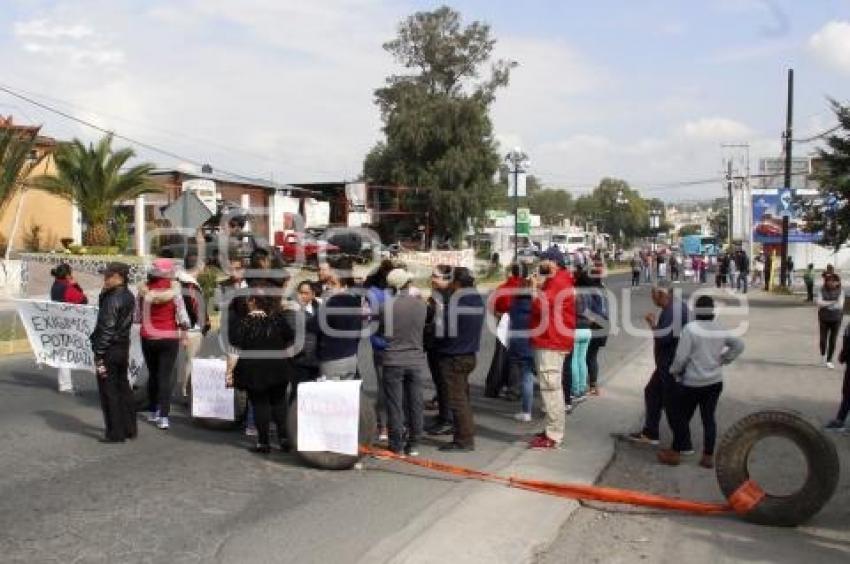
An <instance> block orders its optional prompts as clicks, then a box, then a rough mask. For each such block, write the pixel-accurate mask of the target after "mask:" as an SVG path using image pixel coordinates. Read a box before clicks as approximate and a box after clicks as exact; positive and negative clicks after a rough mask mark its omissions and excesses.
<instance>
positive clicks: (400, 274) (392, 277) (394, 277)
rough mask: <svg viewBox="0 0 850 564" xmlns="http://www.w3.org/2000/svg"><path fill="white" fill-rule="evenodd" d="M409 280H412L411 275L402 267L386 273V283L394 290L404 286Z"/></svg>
mask: <svg viewBox="0 0 850 564" xmlns="http://www.w3.org/2000/svg"><path fill="white" fill-rule="evenodd" d="M411 280H413V275H412V274H411V273H409V272H408V271H406V270H405V269H403V268H394V269H392V270H390V273H389V274H387V284H388V285H389V286H391V287H393V288H395V289H396V290H400V289H401V288H404V286H405V285H406V284H407V283H408V282H410V281H411Z"/></svg>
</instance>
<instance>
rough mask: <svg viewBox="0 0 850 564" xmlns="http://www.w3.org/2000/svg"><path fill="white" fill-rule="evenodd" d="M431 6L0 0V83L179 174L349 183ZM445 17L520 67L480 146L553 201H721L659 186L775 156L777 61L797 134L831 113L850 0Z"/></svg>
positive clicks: (81, 131) (573, 6) (477, 12)
mask: <svg viewBox="0 0 850 564" xmlns="http://www.w3.org/2000/svg"><path fill="white" fill-rule="evenodd" d="M439 4H440V3H435V2H416V1H378V0H315V1H313V2H292V1H287V2H282V1H276V0H242V1H236V0H173V1H168V0H150V1H141V0H139V1H120V0H116V1H114V2H110V3H108V4H106V5H104V3H102V2H95V1H94V0H65V1H62V0H59V1H55V0H35V1H24V0H11V2H9V1H8V0H7V1H6V2H4V10H3V12H2V13H0V49H2V52H3V53H4V57H3V59H4V64H3V67H4V69H3V70H4V72H3V77H2V79H0V84H3V85H5V86H9V87H13V88H15V89H18V90H21V91H26V92H28V93H31V94H33V95H34V96H35V97H36V98H38V99H39V100H42V101H44V102H47V103H50V104H54V105H57V106H59V107H60V108H62V109H63V110H66V111H70V112H72V113H74V114H76V115H80V116H81V117H84V118H86V119H90V120H92V121H95V122H97V123H98V124H100V125H102V126H103V127H106V128H109V129H114V130H116V131H119V132H121V133H124V134H127V135H130V136H133V137H137V138H139V139H141V140H144V141H147V142H150V143H152V144H155V145H158V146H162V147H163V148H166V149H169V150H171V151H172V152H174V153H177V154H179V155H181V156H184V157H185V159H186V160H191V161H199V162H211V163H212V164H213V166H214V167H217V168H221V169H228V170H232V171H236V172H240V173H242V174H246V175H252V176H262V177H273V178H274V179H275V180H279V181H282V182H304V181H320V180H338V179H350V178H354V177H356V176H357V175H358V174H359V172H360V170H361V166H362V159H363V156H364V154H365V153H366V151H368V149H369V148H370V147H371V146H372V145H373V144H374V142H375V141H376V140H378V139H379V138H380V125H381V124H380V120H379V116H378V112H377V109H376V108H375V106H374V104H373V103H372V91H373V90H374V88H376V87H378V86H380V85H381V83H382V81H383V77H384V76H385V75H386V74H388V73H390V72H393V71H395V70H398V69H397V68H396V67H395V66H394V64H393V61H392V60H391V59H390V57H389V56H388V55H387V54H386V53H384V52H383V50H382V49H381V44H382V43H383V42H384V41H386V40H388V39H390V38H392V36H393V34H394V30H395V27H396V26H397V24H398V22H399V20H400V19H401V18H403V17H404V16H405V15H407V14H410V13H412V12H414V11H416V10H420V9H430V8H433V7H436V6H438V5H439ZM450 5H451V6H452V7H454V8H455V9H458V10H459V11H460V12H461V13H462V14H463V16H464V17H465V19H467V20H473V19H479V20H484V21H486V22H488V23H489V24H491V26H492V29H493V33H494V35H495V36H496V37H497V38H498V40H499V43H498V45H497V55H498V56H501V57H505V58H511V59H515V60H517V61H518V62H519V63H520V66H519V67H518V68H517V69H516V71H515V73H514V75H513V79H512V82H511V85H510V86H509V88H507V89H506V90H504V91H503V92H501V93H500V95H499V98H498V100H497V102H496V104H495V106H494V108H493V119H494V125H495V131H496V134H497V138H498V139H499V140H500V142H501V143H502V144H503V146H504V147H505V148H508V147H512V146H514V145H521V146H522V147H523V148H524V149H525V150H526V151H527V152H528V153H529V154H530V156H531V159H532V164H533V167H534V171H535V172H536V173H537V174H538V175H539V176H540V177H541V178H542V179H543V181H544V182H545V183H546V184H547V185H549V186H552V187H558V188H567V189H571V190H574V191H577V192H580V191H583V190H587V189H588V188H589V187H591V186H592V185H594V184H596V183H597V182H598V180H599V179H600V178H601V177H603V176H617V177H621V178H624V179H626V180H628V181H630V182H631V183H632V184H633V185H635V186H636V187H638V188H639V189H641V190H642V191H643V192H645V193H646V194H647V195H654V196H659V197H663V198H666V199H680V198H691V197H713V196H715V195H721V194H722V187H721V185H720V184H717V185H716V186H715V185H711V184H708V185H704V186H700V187H683V186H677V185H675V183H676V182H678V181H683V180H694V179H703V178H713V177H716V176H718V175H719V171H720V169H721V163H722V158H723V156H724V154H723V151H722V150H721V147H720V145H721V143H728V142H742V141H746V142H749V143H750V145H751V156H752V159H753V161H755V159H757V158H758V157H760V156H775V155H776V154H777V153H778V150H779V143H780V140H779V134H780V131H781V130H782V128H783V127H784V112H785V73H786V69H787V68H788V67H789V65H790V66H793V67H794V69H795V73H796V81H797V88H796V108H795V117H796V120H795V129H796V136H797V137H804V136H806V135H807V134H809V133H815V132H818V131H821V130H822V129H825V128H827V127H829V126H830V125H832V124H833V121H834V120H833V118H832V116H831V115H830V113H829V111H828V108H827V104H826V96H834V97H837V98H839V99H842V100H848V99H850V0H811V1H807V2H799V1H792V0H775V1H767V0H706V1H704V2H681V1H679V2H674V1H662V0H655V1H653V0H643V1H641V2H635V1H630V0H620V1H613V0H596V1H593V2H584V1H581V2H578V1H562V2H557V1H543V0H529V1H528V2H525V3H516V2H502V1H491V2H485V1H479V0H470V1H463V2H453V3H450ZM0 113H2V114H9V113H12V114H14V115H15V116H16V118H17V119H18V121H24V122H26V121H32V122H36V123H43V124H44V128H45V133H47V134H51V135H54V136H56V137H59V138H65V137H71V136H80V137H83V138H93V137H94V136H96V135H97V133H93V132H92V131H90V130H87V129H86V128H83V127H81V126H79V125H76V124H74V123H72V122H68V121H67V120H64V119H62V118H60V117H58V116H54V115H52V114H50V113H49V112H46V111H44V110H41V109H38V108H35V107H32V106H29V105H27V104H26V103H24V102H22V101H20V100H15V99H14V98H12V97H10V96H9V95H7V94H3V93H0ZM812 147H813V146H812V145H806V146H799V147H798V148H797V149H796V150H797V151H798V152H799V153H801V154H802V153H805V152H807V151H809V150H810V149H812ZM139 153H140V155H141V156H142V157H144V158H147V159H151V160H154V161H155V162H157V163H158V164H161V165H163V166H173V165H175V164H177V161H176V160H175V159H172V158H169V157H164V156H161V155H156V154H151V153H148V152H146V151H144V150H139ZM733 156H734V155H733Z"/></svg>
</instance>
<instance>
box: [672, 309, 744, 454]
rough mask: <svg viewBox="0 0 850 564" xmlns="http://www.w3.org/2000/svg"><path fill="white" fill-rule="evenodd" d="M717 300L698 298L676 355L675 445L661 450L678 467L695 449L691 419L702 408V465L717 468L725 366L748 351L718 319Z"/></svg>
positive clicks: (683, 330)
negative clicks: (719, 407) (719, 406)
mask: <svg viewBox="0 0 850 564" xmlns="http://www.w3.org/2000/svg"><path fill="white" fill-rule="evenodd" d="M714 317H715V314H714V300H713V299H712V298H711V296H700V297H699V298H698V299H697V303H696V311H695V321H693V322H691V323H688V324H687V325H685V328H684V329H682V335H681V337H679V345H678V347H677V348H676V357H675V358H674V359H673V364H671V365H670V374H671V375H672V376H674V377H675V378H676V381H677V383H678V386H677V390H676V408H677V411H678V413H676V414H675V416H674V417H673V418H672V419H673V427H674V429H673V446H672V448H670V449H667V450H662V451H660V452H659V453H658V460H659V462H661V463H662V464H668V465H671V466H676V465H678V464H679V460H680V456H681V453H687V452H693V445H692V443H691V427H690V425H691V418H692V417H693V416H694V412H695V411H696V408H697V407H699V412H700V417H701V418H702V426H703V430H704V439H703V455H702V459H701V460H700V463H699V464H700V466H702V467H703V468H713V467H714V443H715V441H716V438H717V423H716V421H715V418H714V414H715V411H716V410H717V403H718V401H719V400H720V393H721V392H722V391H723V370H722V367H723V366H725V365H727V364H729V363H731V362H732V361H733V360H735V359H736V358H738V356H739V355H740V354H741V353H742V352H743V351H744V342H743V341H741V339H738V338H737V337H733V336H732V335H731V334H730V333H729V331H728V330H726V329H724V328H723V327H722V326H721V325H720V324H719V323H718V322H717V321H715V319H714Z"/></svg>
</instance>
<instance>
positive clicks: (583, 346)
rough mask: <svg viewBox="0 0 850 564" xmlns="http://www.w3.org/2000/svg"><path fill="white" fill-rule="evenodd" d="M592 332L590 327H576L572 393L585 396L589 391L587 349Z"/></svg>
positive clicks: (572, 366)
mask: <svg viewBox="0 0 850 564" xmlns="http://www.w3.org/2000/svg"><path fill="white" fill-rule="evenodd" d="M591 336H592V334H591V331H590V329H576V332H575V344H574V345H573V354H572V365H571V367H570V368H571V369H572V374H573V378H572V395H573V396H583V395H584V394H586V393H587V349H588V347H589V346H590V338H591Z"/></svg>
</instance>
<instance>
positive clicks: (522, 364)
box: [511, 358, 534, 414]
mask: <svg viewBox="0 0 850 564" xmlns="http://www.w3.org/2000/svg"><path fill="white" fill-rule="evenodd" d="M511 375H512V378H511V379H512V380H513V381H514V382H516V381H519V385H520V386H519V387H520V395H521V398H522V399H521V402H520V404H521V406H522V412H523V413H528V414H530V413H531V410H532V408H533V407H534V359H531V358H524V359H522V360H520V359H511Z"/></svg>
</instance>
